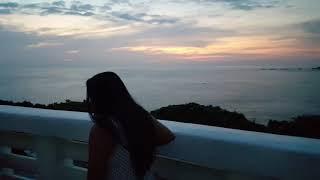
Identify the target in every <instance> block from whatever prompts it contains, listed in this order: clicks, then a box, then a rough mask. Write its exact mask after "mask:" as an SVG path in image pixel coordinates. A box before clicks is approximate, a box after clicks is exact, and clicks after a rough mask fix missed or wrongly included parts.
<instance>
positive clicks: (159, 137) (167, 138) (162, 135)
mask: <svg viewBox="0 0 320 180" xmlns="http://www.w3.org/2000/svg"><path fill="white" fill-rule="evenodd" d="M152 121H153V124H154V126H155V133H156V145H157V146H161V145H165V144H168V143H169V142H171V141H173V140H174V139H175V135H174V134H173V133H172V132H171V131H170V129H169V128H167V127H166V126H165V125H163V124H162V123H161V122H159V121H158V120H157V119H156V118H154V117H153V116H152Z"/></svg>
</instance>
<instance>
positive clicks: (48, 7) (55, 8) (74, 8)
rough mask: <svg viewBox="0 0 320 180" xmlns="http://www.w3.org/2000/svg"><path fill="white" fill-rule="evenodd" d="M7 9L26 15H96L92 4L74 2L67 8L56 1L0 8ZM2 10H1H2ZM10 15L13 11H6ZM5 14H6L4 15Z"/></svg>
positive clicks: (2, 4) (6, 5)
mask: <svg viewBox="0 0 320 180" xmlns="http://www.w3.org/2000/svg"><path fill="white" fill-rule="evenodd" d="M1 7H2V9H3V8H7V9H9V10H11V9H13V8H15V10H16V12H17V13H25V14H39V15H50V14H67V15H79V16H92V15H94V10H95V8H96V7H95V6H93V5H90V4H84V3H81V2H79V1H72V2H71V3H70V4H69V6H66V3H65V2H64V1H54V2H52V3H47V2H43V3H30V4H18V3H1V4H0V8H1ZM0 10H1V9H0ZM2 11H4V10H2ZM4 12H7V14H9V13H10V12H11V11H8V10H6V11H4ZM2 14H4V13H2Z"/></svg>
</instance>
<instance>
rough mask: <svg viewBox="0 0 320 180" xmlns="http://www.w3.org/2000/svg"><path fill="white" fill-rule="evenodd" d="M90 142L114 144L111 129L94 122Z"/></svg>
mask: <svg viewBox="0 0 320 180" xmlns="http://www.w3.org/2000/svg"><path fill="white" fill-rule="evenodd" d="M90 142H94V144H96V143H99V144H101V145H106V146H108V147H110V145H111V144H112V134H111V131H110V130H108V129H106V128H102V127H99V126H98V125H96V124H94V125H93V126H92V127H91V130H90V136H89V143H90Z"/></svg>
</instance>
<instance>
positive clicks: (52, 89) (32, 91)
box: [0, 66, 320, 123]
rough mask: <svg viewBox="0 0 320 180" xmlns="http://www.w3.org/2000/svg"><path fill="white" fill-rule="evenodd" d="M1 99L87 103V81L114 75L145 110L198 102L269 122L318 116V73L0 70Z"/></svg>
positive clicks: (246, 69) (223, 69) (199, 69)
mask: <svg viewBox="0 0 320 180" xmlns="http://www.w3.org/2000/svg"><path fill="white" fill-rule="evenodd" d="M0 70H1V71H0V87H1V88H0V99H5V100H14V101H22V100H28V101H31V102H34V103H45V104H47V103H52V102H61V101H64V100H65V99H71V100H81V101H82V100H83V99H84V98H85V81H86V80H87V79H88V78H89V77H91V76H92V75H94V74H96V73H98V72H102V71H106V70H109V71H114V72H116V73H118V74H119V75H120V77H121V78H122V79H123V80H124V81H125V83H126V85H127V87H128V89H129V91H130V92H131V94H132V95H133V96H134V98H135V99H136V100H137V101H138V102H139V103H140V104H142V105H143V106H144V107H145V108H146V109H148V110H153V109H156V108H159V107H162V106H167V105H169V104H180V103H187V102H197V103H201V104H205V105H208V104H212V105H217V106H221V107H223V108H226V109H228V110H231V111H239V112H242V113H244V114H245V115H246V116H247V117H248V118H249V119H251V120H256V122H260V123H266V122H267V120H269V119H278V120H285V119H289V118H291V117H293V116H296V115H301V114H320V96H319V94H320V93H319V92H320V71H311V70H261V67H254V66H252V67H250V66H214V67H204V66H202V67H192V68H190V67H170V68H169V67H164V66H162V67H153V68H142V67H128V68H123V67H122V68H116V67H113V68H110V67H61V66H54V67H52V66H51V67H0Z"/></svg>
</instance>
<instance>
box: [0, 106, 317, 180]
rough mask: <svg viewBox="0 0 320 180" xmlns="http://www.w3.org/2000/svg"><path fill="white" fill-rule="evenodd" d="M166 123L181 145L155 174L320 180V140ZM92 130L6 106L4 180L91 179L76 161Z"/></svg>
mask: <svg viewBox="0 0 320 180" xmlns="http://www.w3.org/2000/svg"><path fill="white" fill-rule="evenodd" d="M162 122H163V123H164V124H165V125H166V126H168V127H169V128H170V129H171V130H172V131H173V132H174V133H175V134H176V140H175V141H174V142H172V143H170V144H169V145H166V146H164V147H161V148H159V157H158V158H157V160H156V162H155V167H154V169H155V171H157V172H158V173H159V174H161V175H162V176H164V177H166V178H168V179H175V180H176V179H183V180H185V179H186V180H187V179H197V180H198V179H286V180H292V179H320V171H319V164H320V140H317V139H309V138H299V137H290V136H281V135H274V134H265V133H258V132H249V131H241V130H234V129H226V128H219V127H208V126H202V125H195V124H185V123H177V122H170V121H162ZM91 125H92V123H91V121H90V120H89V117H88V115H87V114H86V113H81V112H68V111H54V110H43V109H35V108H23V107H13V106H0V169H1V171H0V179H1V177H2V176H9V177H15V178H18V179H28V178H27V177H28V176H29V178H35V179H68V180H72V179H85V177H86V169H85V168H81V167H78V166H76V165H74V163H73V160H82V161H87V158H88V156H87V144H86V143H84V142H87V140H88V132H89V129H90V127H91ZM12 148H20V149H27V150H31V151H33V152H34V154H35V155H32V156H22V155H19V154H15V153H13V152H12V151H11V149H12ZM30 175H33V177H30Z"/></svg>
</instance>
